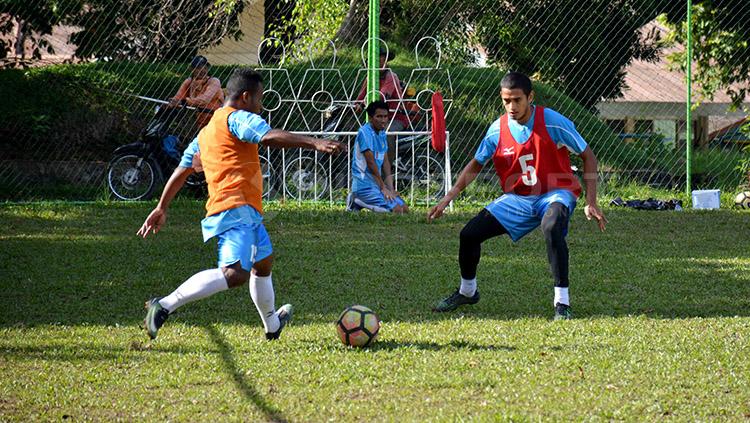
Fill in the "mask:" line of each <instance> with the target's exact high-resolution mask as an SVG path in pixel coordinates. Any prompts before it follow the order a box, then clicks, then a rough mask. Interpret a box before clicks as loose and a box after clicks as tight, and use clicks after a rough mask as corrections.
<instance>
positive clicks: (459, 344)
mask: <svg viewBox="0 0 750 423" xmlns="http://www.w3.org/2000/svg"><path fill="white" fill-rule="evenodd" d="M301 342H303V343H305V344H314V346H315V347H316V348H317V349H326V350H328V351H341V350H346V349H352V350H355V351H358V350H359V349H357V348H354V347H347V346H345V345H343V344H340V343H335V342H325V343H321V341H317V340H316V341H312V340H303V341H301ZM367 350H369V351H402V350H419V351H452V350H464V351H506V352H513V351H515V350H516V347H512V346H508V345H483V344H476V343H473V342H467V341H450V342H447V343H444V344H440V343H437V342H399V341H395V340H391V339H387V340H377V341H375V343H374V344H372V345H371V346H369V347H367Z"/></svg>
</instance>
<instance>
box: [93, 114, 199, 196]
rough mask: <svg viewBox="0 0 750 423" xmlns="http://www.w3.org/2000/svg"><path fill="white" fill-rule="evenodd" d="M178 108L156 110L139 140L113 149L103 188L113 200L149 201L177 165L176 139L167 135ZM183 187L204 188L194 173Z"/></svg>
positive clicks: (177, 143) (178, 154)
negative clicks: (104, 187)
mask: <svg viewBox="0 0 750 423" xmlns="http://www.w3.org/2000/svg"><path fill="white" fill-rule="evenodd" d="M182 108H183V107H164V106H157V107H156V112H155V114H154V117H153V118H152V119H151V121H150V122H149V123H148V124H147V125H146V128H145V129H144V130H143V131H142V132H141V134H140V137H139V140H138V141H136V142H133V143H130V144H126V145H123V146H120V147H118V148H117V149H115V151H114V153H113V154H114V155H113V157H112V159H111V160H110V161H109V166H108V167H107V185H108V187H109V190H110V192H111V193H112V195H113V196H114V197H115V198H117V199H120V200H126V201H135V200H148V199H150V198H152V197H153V195H154V193H155V191H156V189H157V188H158V187H160V186H161V185H162V184H163V183H164V178H165V177H168V176H169V175H170V174H171V173H172V171H173V170H174V169H175V168H176V167H177V166H178V165H179V163H180V156H181V154H180V152H179V151H178V150H177V146H178V145H179V138H178V137H177V136H176V135H173V134H171V133H170V126H171V124H172V122H173V121H174V120H175V118H176V117H177V116H178V114H179V113H180V111H181V109H182ZM186 184H187V185H188V186H190V187H194V188H198V189H200V188H201V187H204V186H205V178H204V177H203V174H202V173H194V174H192V175H190V177H189V178H188V180H187V181H186Z"/></svg>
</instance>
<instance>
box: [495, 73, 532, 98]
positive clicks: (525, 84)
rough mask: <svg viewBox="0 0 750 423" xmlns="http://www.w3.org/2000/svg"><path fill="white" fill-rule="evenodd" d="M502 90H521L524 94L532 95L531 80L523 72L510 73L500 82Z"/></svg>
mask: <svg viewBox="0 0 750 423" xmlns="http://www.w3.org/2000/svg"><path fill="white" fill-rule="evenodd" d="M500 88H501V89H502V88H506V89H509V90H514V89H516V88H520V89H521V90H522V91H523V93H524V94H526V95H529V94H531V79H529V77H528V76H526V75H524V74H522V73H521V72H508V73H506V74H505V76H504V77H503V79H502V80H501V81H500Z"/></svg>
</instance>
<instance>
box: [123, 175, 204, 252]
mask: <svg viewBox="0 0 750 423" xmlns="http://www.w3.org/2000/svg"><path fill="white" fill-rule="evenodd" d="M191 173H193V168H189V167H180V166H178V167H177V169H175V170H174V172H172V176H171V177H170V178H169V181H167V184H166V185H164V191H163V192H162V193H161V198H160V199H159V204H157V205H156V208H154V209H153V210H152V211H151V213H149V215H148V217H147V218H146V221H145V222H143V225H141V228H140V229H138V232H137V235H138V236H141V237H143V238H146V236H147V235H148V234H149V233H153V234H156V233H157V232H159V229H161V227H162V226H164V223H166V221H167V209H168V208H169V204H170V203H171V202H172V200H173V199H174V197H175V196H176V195H177V193H178V192H180V189H181V188H182V186H183V185H185V180H186V179H187V177H188V176H190V174H191Z"/></svg>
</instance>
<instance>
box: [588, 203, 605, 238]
mask: <svg viewBox="0 0 750 423" xmlns="http://www.w3.org/2000/svg"><path fill="white" fill-rule="evenodd" d="M583 213H584V214H585V215H586V219H588V220H591V219H596V220H597V222H598V223H599V230H601V231H602V232H604V229H605V226H606V225H607V223H608V221H607V218H606V217H604V213H602V211H601V210H599V206H597V205H596V204H586V207H584V208H583Z"/></svg>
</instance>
